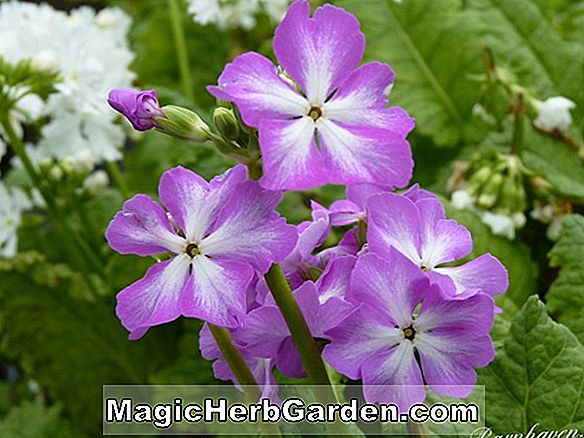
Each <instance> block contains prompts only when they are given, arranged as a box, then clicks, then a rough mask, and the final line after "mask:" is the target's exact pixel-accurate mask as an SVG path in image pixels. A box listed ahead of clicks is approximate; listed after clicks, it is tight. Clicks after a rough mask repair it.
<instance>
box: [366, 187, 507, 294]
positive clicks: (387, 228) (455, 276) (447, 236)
mask: <svg viewBox="0 0 584 438" xmlns="http://www.w3.org/2000/svg"><path fill="white" fill-rule="evenodd" d="M428 193H429V192H425V191H419V192H418V194H417V195H416V196H414V197H413V199H412V196H413V194H412V193H410V195H409V196H405V195H397V194H394V193H384V194H378V195H375V196H372V197H370V198H369V200H368V201H367V214H368V231H367V241H368V244H369V246H368V247H369V249H370V250H371V251H372V252H374V253H377V254H380V255H382V256H383V255H384V254H387V253H388V252H389V250H390V248H392V247H393V248H395V249H397V250H398V251H399V252H401V253H402V254H403V255H405V256H406V257H407V258H409V259H410V260H411V261H412V262H413V263H415V264H416V265H417V266H418V267H419V268H420V269H421V270H422V271H424V272H427V273H428V275H429V276H430V277H431V278H432V280H433V281H435V282H439V283H440V284H441V286H442V288H441V289H442V291H443V292H444V293H446V294H447V295H448V296H450V297H458V298H460V297H463V296H466V295H468V294H473V293H476V292H479V291H482V292H484V293H486V294H488V295H497V294H502V293H504V292H505V291H506V290H507V287H508V286H509V279H508V275H507V270H506V269H505V267H504V266H503V265H502V264H501V262H500V261H499V260H497V259H496V258H495V257H493V256H492V255H491V254H488V253H487V254H483V255H482V256H480V257H477V258H476V259H473V260H471V261H469V262H467V263H465V264H463V265H460V266H454V267H450V266H449V267H444V266H442V265H443V264H444V263H449V262H454V261H456V260H460V259H462V258H464V257H466V256H467V255H469V254H470V253H471V251H472V246H473V244H472V237H471V235H470V233H469V232H468V230H467V229H466V228H465V227H463V226H462V225H459V224H458V223H456V221H454V220H452V219H446V213H445V212H444V207H443V206H442V204H441V203H440V201H438V199H437V198H436V197H435V196H434V195H431V196H430V195H429V194H428Z"/></svg>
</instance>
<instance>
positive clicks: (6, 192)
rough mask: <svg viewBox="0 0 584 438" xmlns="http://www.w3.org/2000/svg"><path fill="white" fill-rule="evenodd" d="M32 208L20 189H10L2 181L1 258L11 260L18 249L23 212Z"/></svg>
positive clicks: (0, 212)
mask: <svg viewBox="0 0 584 438" xmlns="http://www.w3.org/2000/svg"><path fill="white" fill-rule="evenodd" d="M31 207H32V204H31V202H30V199H29V198H28V196H26V194H25V193H24V191H22V190H21V189H19V188H9V187H7V186H6V185H5V184H4V183H3V182H2V181H0V257H6V258H11V257H14V256H15V255H16V251H17V247H18V236H17V231H18V227H19V226H20V222H21V219H22V212H23V211H24V210H26V209H29V208H31Z"/></svg>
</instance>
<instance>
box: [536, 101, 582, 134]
mask: <svg viewBox="0 0 584 438" xmlns="http://www.w3.org/2000/svg"><path fill="white" fill-rule="evenodd" d="M536 107H537V108H536V109H537V113H538V114H537V118H536V119H535V120H534V121H533V124H534V125H535V126H536V127H537V128H539V129H541V130H542V131H546V132H553V131H555V130H556V129H557V130H559V131H566V130H567V129H568V128H569V127H570V125H571V124H572V116H571V115H570V110H572V109H574V108H576V104H575V103H574V102H572V101H571V100H570V99H566V98H565V97H562V96H555V97H550V98H548V99H546V100H544V101H543V102H538V103H537V104H536Z"/></svg>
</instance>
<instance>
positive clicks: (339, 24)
mask: <svg viewBox="0 0 584 438" xmlns="http://www.w3.org/2000/svg"><path fill="white" fill-rule="evenodd" d="M273 46H274V52H275V54H276V58H277V59H278V62H279V64H280V65H281V67H282V68H283V70H284V72H282V71H279V70H278V68H277V67H276V66H275V65H274V64H272V62H271V61H270V60H269V59H268V58H266V57H264V56H262V55H260V54H258V53H254V52H248V53H244V54H243V55H240V56H238V57H237V58H235V60H234V61H233V62H232V63H230V64H228V65H227V66H226V67H225V69H224V71H223V73H222V74H221V76H220V77H219V80H218V86H217V87H209V91H210V92H211V93H212V94H213V95H215V96H216V97H217V98H219V99H222V100H228V101H231V102H234V103H235V104H236V105H237V107H238V108H239V111H240V112H241V115H242V118H243V121H244V122H245V123H246V124H247V125H249V126H251V127H254V128H257V129H258V131H259V140H260V148H261V150H262V162H263V169H264V176H263V177H262V179H261V180H260V183H261V184H262V186H263V187H266V188H269V189H273V190H280V189H307V188H311V187H317V186H321V185H324V184H327V183H330V184H358V183H378V184H383V185H389V186H397V187H403V186H405V185H406V184H407V183H408V182H409V180H410V178H411V175H412V169H413V160H412V154H411V149H410V146H409V143H408V142H407V140H406V136H407V134H408V133H409V132H410V131H411V130H412V129H413V127H414V122H413V119H412V118H411V117H410V116H408V114H407V113H406V112H405V111H404V110H403V109H401V108H398V107H391V108H387V104H388V100H387V97H386V95H385V94H384V90H385V89H386V88H387V87H388V86H389V85H390V84H392V83H393V81H394V72H393V71H392V69H391V68H390V67H389V66H388V65H385V64H382V63H378V62H372V63H368V64H364V65H362V66H359V63H360V61H361V59H362V57H363V52H364V48H365V37H364V36H363V34H362V33H361V31H360V29H359V22H358V21H357V19H356V18H355V17H354V16H353V15H351V14H349V13H347V12H346V11H344V10H343V9H340V8H338V7H335V6H332V5H329V4H327V5H324V6H322V7H320V8H318V9H317V10H316V11H315V13H314V16H313V17H312V18H311V17H310V5H309V4H308V2H307V1H306V0H297V1H296V2H294V3H293V4H292V6H290V8H289V9H288V13H287V14H286V17H285V18H284V20H283V21H282V23H281V24H280V25H279V26H278V28H277V30H276V34H275V37H274V41H273Z"/></svg>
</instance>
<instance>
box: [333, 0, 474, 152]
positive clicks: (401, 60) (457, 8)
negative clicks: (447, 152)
mask: <svg viewBox="0 0 584 438" xmlns="http://www.w3.org/2000/svg"><path fill="white" fill-rule="evenodd" d="M337 3H338V4H339V5H340V6H342V7H344V8H346V9H348V10H349V11H351V12H352V13H354V14H356V15H357V17H358V18H359V20H360V21H361V25H362V28H363V30H364V32H365V34H366V36H367V54H366V59H367V60H369V61H373V60H380V61H383V62H387V63H389V64H390V65H391V66H392V67H393V69H394V70H395V72H396V84H395V89H394V90H393V91H392V94H391V100H392V104H394V105H399V106H402V107H404V108H405V109H407V110H408V111H409V112H410V113H411V114H412V115H413V116H414V117H415V118H416V132H418V133H420V134H423V135H427V136H430V137H431V138H432V139H433V140H434V142H435V143H436V144H438V145H453V144H456V143H458V142H459V140H461V138H462V137H463V130H464V126H465V124H466V123H467V122H468V121H469V120H471V119H472V111H471V109H472V106H473V104H474V103H476V102H477V101H478V99H479V93H480V87H479V86H478V84H477V83H476V82H473V80H472V79H471V78H470V76H471V75H472V74H473V73H480V72H481V69H482V65H481V47H480V44H479V42H478V40H477V38H476V36H477V33H476V21H475V20H474V18H473V17H472V14H468V13H465V12H463V10H462V4H463V2H462V1H461V0H443V1H435V0H418V1H403V2H396V1H393V0H368V1H366V2H364V1H360V0H342V1H340V2H337Z"/></svg>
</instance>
